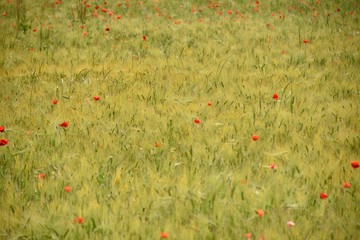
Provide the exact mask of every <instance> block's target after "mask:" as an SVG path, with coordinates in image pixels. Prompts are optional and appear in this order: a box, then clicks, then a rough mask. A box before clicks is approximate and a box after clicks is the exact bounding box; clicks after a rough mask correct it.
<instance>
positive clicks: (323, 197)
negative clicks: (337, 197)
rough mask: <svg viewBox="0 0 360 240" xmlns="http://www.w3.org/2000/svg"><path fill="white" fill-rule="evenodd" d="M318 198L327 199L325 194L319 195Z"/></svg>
mask: <svg viewBox="0 0 360 240" xmlns="http://www.w3.org/2000/svg"><path fill="white" fill-rule="evenodd" d="M320 198H321V199H327V198H328V195H327V194H326V193H320Z"/></svg>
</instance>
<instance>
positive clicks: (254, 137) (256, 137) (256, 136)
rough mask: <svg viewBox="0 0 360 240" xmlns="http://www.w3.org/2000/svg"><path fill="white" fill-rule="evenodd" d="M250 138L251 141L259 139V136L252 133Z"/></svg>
mask: <svg viewBox="0 0 360 240" xmlns="http://www.w3.org/2000/svg"><path fill="white" fill-rule="evenodd" d="M251 138H252V140H253V141H257V140H259V136H258V135H256V134H254V135H252V137H251Z"/></svg>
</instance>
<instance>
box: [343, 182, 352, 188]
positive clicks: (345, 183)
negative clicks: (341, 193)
mask: <svg viewBox="0 0 360 240" xmlns="http://www.w3.org/2000/svg"><path fill="white" fill-rule="evenodd" d="M343 187H344V188H351V184H350V183H349V182H344V183H343Z"/></svg>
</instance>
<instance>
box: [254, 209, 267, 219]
mask: <svg viewBox="0 0 360 240" xmlns="http://www.w3.org/2000/svg"><path fill="white" fill-rule="evenodd" d="M256 213H257V215H258V216H259V217H263V216H264V214H265V212H264V210H262V209H259V210H257V211H256Z"/></svg>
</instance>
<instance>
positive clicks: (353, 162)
mask: <svg viewBox="0 0 360 240" xmlns="http://www.w3.org/2000/svg"><path fill="white" fill-rule="evenodd" d="M351 166H352V167H353V168H358V167H360V163H359V162H358V161H356V160H354V161H351Z"/></svg>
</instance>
